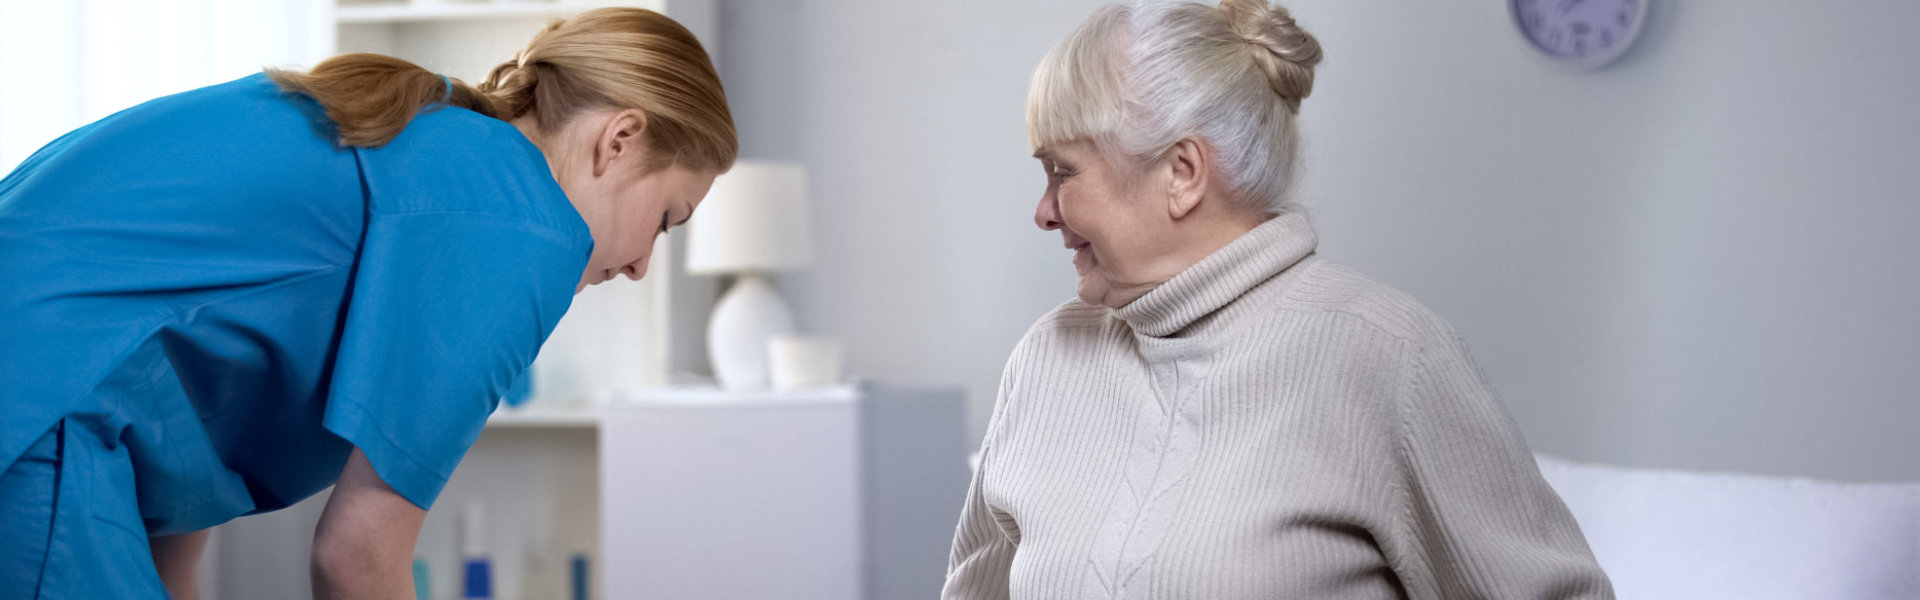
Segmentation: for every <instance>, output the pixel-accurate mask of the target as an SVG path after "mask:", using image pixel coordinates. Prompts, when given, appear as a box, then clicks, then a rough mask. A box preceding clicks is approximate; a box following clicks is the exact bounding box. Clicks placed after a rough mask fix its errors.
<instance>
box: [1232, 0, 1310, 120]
mask: <svg viewBox="0 0 1920 600" xmlns="http://www.w3.org/2000/svg"><path fill="white" fill-rule="evenodd" d="M1220 12H1221V13H1222V14H1224V15H1226V18H1227V27H1228V28H1230V29H1231V30H1232V31H1233V33H1234V34H1235V35H1238V36H1240V39H1243V40H1246V42H1247V43H1248V44H1251V45H1253V46H1254V47H1255V49H1256V50H1257V52H1255V53H1254V59H1255V60H1254V62H1255V63H1256V64H1258V65H1260V70H1261V71H1262V72H1264V73H1265V74H1266V76H1267V85H1268V87H1271V88H1273V93H1274V94H1276V95H1279V96H1280V100H1281V101H1282V102H1285V103H1286V104H1287V108H1288V109H1289V110H1292V111H1293V112H1294V113H1295V114H1298V113H1299V112H1300V100H1301V99H1303V98H1306V97H1307V95H1309V94H1312V93H1313V67H1314V65H1317V64H1320V42H1319V40H1315V39H1313V35H1312V34H1309V33H1307V30H1305V29H1301V28H1300V25H1299V24H1298V23H1295V22H1294V21H1293V15H1292V14H1290V13H1288V12H1287V9H1286V7H1283V6H1277V5H1270V4H1267V1H1266V0H1221V2H1220Z"/></svg>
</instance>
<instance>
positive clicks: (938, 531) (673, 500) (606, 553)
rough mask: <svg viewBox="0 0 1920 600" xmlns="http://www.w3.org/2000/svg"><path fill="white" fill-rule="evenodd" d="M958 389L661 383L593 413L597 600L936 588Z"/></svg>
mask: <svg viewBox="0 0 1920 600" xmlns="http://www.w3.org/2000/svg"><path fill="white" fill-rule="evenodd" d="M962 396H963V395H962V393H961V392H960V391H959V390H921V391H913V390H895V389H887V388H882V387H876V386H862V387H844V388H834V389H829V390H823V391H818V392H809V393H793V394H776V393H746V394H742V393H727V392H721V391H717V390H663V391H657V392H648V393H641V394H636V395H631V396H628V397H626V398H624V399H621V400H617V401H615V402H614V403H613V404H611V405H609V406H608V407H606V409H605V410H604V412H603V416H602V424H601V427H602V430H601V458H600V465H601V481H600V486H601V501H600V508H601V511H602V516H601V525H602V530H601V544H602V550H601V557H602V558H603V560H604V562H605V564H606V565H607V568H606V569H605V571H606V572H605V578H604V582H605V586H606V587H605V591H606V596H605V597H606V598H610V599H616V600H625V599H644V598H709V599H722V600H724V599H742V600H747V599H762V598H783V599H799V600H805V599H820V600H849V599H857V598H879V599H892V598H929V597H934V596H936V595H938V593H939V589H940V583H941V580H942V578H943V577H944V574H945V566H946V554H947V546H948V542H949V540H950V539H951V537H952V535H953V524H954V523H955V522H956V519H957V518H958V515H959V514H960V513H959V509H960V503H961V501H962V499H963V498H962V497H963V496H964V494H965V492H966V484H967V468H966V450H965V442H964V434H963V432H962V428H963V423H964V418H963V417H964V410H965V407H964V403H963V397H962Z"/></svg>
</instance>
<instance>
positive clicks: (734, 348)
mask: <svg viewBox="0 0 1920 600" xmlns="http://www.w3.org/2000/svg"><path fill="white" fill-rule="evenodd" d="M793 331H794V328H793V311H791V310H789V309H788V308H787V303H786V302H785V301H783V300H781V299H780V294H778V293H776V292H774V289H773V282H772V281H769V280H768V279H767V276H766V275H763V274H760V273H746V274H743V275H740V276H739V278H738V279H736V280H735V281H734V282H733V287H732V288H731V289H728V290H727V293H726V294H725V295H723V296H721V297H720V302H719V303H717V304H715V305H714V306H713V316H712V317H711V319H710V320H708V321H707V359H708V360H709V361H711V362H712V363H713V374H714V376H715V377H717V378H719V379H720V387H723V388H726V389H728V390H763V389H767V388H768V377H767V340H769V339H772V338H773V337H774V336H777V335H791V334H793Z"/></svg>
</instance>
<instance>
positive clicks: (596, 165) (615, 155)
mask: <svg viewBox="0 0 1920 600" xmlns="http://www.w3.org/2000/svg"><path fill="white" fill-rule="evenodd" d="M646 132H647V113H646V112H645V111H642V110H640V109H638V108H629V109H625V110H622V111H620V112H617V113H614V114H613V116H612V117H609V118H608V119H607V121H606V124H605V125H602V126H601V128H600V135H599V137H598V138H596V139H595V140H594V144H593V174H594V175H595V176H599V175H604V174H606V172H607V166H608V165H611V164H613V162H614V161H615V160H618V159H622V158H640V155H641V154H642V153H645V152H646V149H647V145H646V142H645V141H644V140H645V139H646V138H645V134H646Z"/></svg>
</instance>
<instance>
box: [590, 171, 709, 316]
mask: <svg viewBox="0 0 1920 600" xmlns="http://www.w3.org/2000/svg"><path fill="white" fill-rule="evenodd" d="M714 177H715V174H714V173H701V172H696V171H693V170H691V169H688V168H686V167H682V166H677V165H676V166H672V167H668V168H665V169H659V170H656V171H653V172H652V173H647V174H644V175H637V176H634V177H632V179H631V180H629V181H627V182H625V184H624V185H620V186H616V187H613V188H611V189H609V190H607V192H606V193H607V194H608V195H609V198H607V201H606V202H605V204H604V206H606V207H607V210H606V211H605V212H604V213H602V214H600V215H599V216H598V218H597V219H590V220H589V221H588V223H587V227H588V229H590V230H592V232H593V256H592V257H591V258H588V259H587V271H586V273H585V274H584V276H583V277H582V278H581V280H580V288H581V289H584V288H586V286H589V285H594V284H598V283H603V282H606V281H608V280H611V279H613V278H614V277H616V276H620V275H626V276H627V278H628V279H632V280H635V281H639V280H640V278H641V277H645V276H646V275H647V263H648V262H649V261H650V260H651V259H652V256H653V245H654V241H655V240H656V239H658V238H659V237H660V236H661V235H662V234H665V233H666V232H667V230H668V229H671V228H673V227H677V226H680V225H683V224H685V223H686V222H687V219H688V218H689V217H692V216H693V210H694V209H695V208H698V207H699V206H700V200H701V199H702V198H705V197H706V196H707V190H708V189H709V188H711V187H713V180H714ZM594 221H599V222H598V223H595V222H594Z"/></svg>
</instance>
